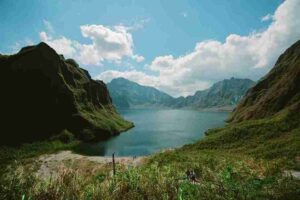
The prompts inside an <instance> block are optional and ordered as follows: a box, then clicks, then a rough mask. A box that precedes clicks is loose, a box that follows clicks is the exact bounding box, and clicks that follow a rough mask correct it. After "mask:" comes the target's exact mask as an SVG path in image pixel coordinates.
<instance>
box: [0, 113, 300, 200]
mask: <svg viewBox="0 0 300 200" xmlns="http://www.w3.org/2000/svg"><path fill="white" fill-rule="evenodd" d="M299 122H300V118H299V116H298V113H297V112H289V111H283V112H281V113H279V114H278V115H276V116H274V117H272V118H268V119H262V120H252V121H245V122H242V123H238V124H229V125H227V126H225V127H224V128H221V129H213V130H209V131H208V132H207V137H206V138H204V139H203V140H200V141H198V142H197V143H195V144H191V145H186V146H184V147H182V148H180V149H176V150H173V151H167V152H164V153H158V154H155V155H152V156H151V157H149V158H148V159H147V160H146V163H145V164H144V165H142V166H140V167H130V166H129V167H126V166H122V165H117V174H116V175H115V176H112V173H111V171H112V167H111V166H110V165H104V166H99V164H96V163H89V164H84V163H83V161H80V162H79V161H78V163H77V164H76V165H73V166H72V165H69V166H67V167H65V168H63V169H61V170H60V171H58V174H59V176H58V178H57V179H50V180H48V179H46V180H44V179H43V180H41V179H40V178H39V177H37V176H36V175H35V173H34V171H30V170H28V169H27V171H26V169H25V168H24V167H22V163H21V162H16V163H13V164H11V170H10V172H11V173H10V175H9V176H7V175H6V176H5V175H4V176H2V177H1V182H0V199H21V198H22V197H24V199H50V200H51V199H130V200H131V199H179V200H181V199H220V200H223V199H224V200H225V199H226V200H227V199H298V197H299V195H300V189H299V188H300V182H299V180H296V179H294V178H293V177H292V176H288V175H286V174H284V171H285V170H287V169H296V170H299V150H300V148H299V147H300V146H299V145H300V140H299V135H300V134H299V133H300V132H299V131H300V126H299V125H300V123H299ZM52 145H53V144H52ZM38 146H39V145H38ZM70 146H72V144H70ZM23 148H24V147H23ZM60 148H65V147H64V146H60V145H57V146H56V148H54V149H60ZM49 149H51V145H50V146H47V145H45V146H44V147H43V148H41V149H40V148H35V147H34V146H31V147H28V148H26V146H25V150H19V151H21V152H23V151H24V152H27V153H24V154H23V156H20V157H16V158H18V159H19V158H20V159H21V160H22V159H23V160H24V158H28V157H29V156H36V155H38V154H40V153H41V152H43V151H44V152H45V151H48V150H49ZM40 150H43V151H40ZM31 151H32V152H33V153H32V154H31V153H30V152H31ZM1 152H2V151H1ZM17 152H18V151H17V150H16V153H15V154H18V153H17ZM2 154H3V155H1V156H4V157H5V153H4V152H2ZM21 155H22V153H21ZM74 162H75V161H74ZM74 166H76V167H74ZM20 169H22V170H20ZM188 169H193V170H194V171H195V172H196V174H197V178H198V180H199V183H198V184H192V183H191V182H189V181H188V180H187V179H186V175H185V172H186V170H188Z"/></svg>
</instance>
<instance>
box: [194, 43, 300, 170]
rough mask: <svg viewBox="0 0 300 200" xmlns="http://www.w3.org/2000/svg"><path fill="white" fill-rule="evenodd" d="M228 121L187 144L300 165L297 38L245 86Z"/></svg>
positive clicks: (299, 72)
mask: <svg viewBox="0 0 300 200" xmlns="http://www.w3.org/2000/svg"><path fill="white" fill-rule="evenodd" d="M228 121H229V122H230V123H229V124H228V125H227V126H225V127H224V128H221V129H214V130H209V131H208V132H207V133H206V135H207V137H206V138H205V139H204V140H201V141H199V142H198V143H197V144H194V145H191V146H190V147H191V148H192V149H194V148H196V149H199V150H200V149H219V150H222V151H224V150H226V151H229V152H237V153H246V154H249V155H251V156H254V157H256V158H257V157H258V158H264V159H270V160H274V159H282V160H284V164H283V165H284V166H285V167H287V168H295V169H300V160H299V156H300V41H298V42H296V43H295V44H294V45H292V46H291V47H290V48H289V49H287V50H286V51H285V52H284V53H283V54H282V55H281V56H280V57H279V59H278V60H277V62H276V64H275V66H274V67H273V69H272V70H271V71H270V72H269V73H268V74H267V75H266V76H265V77H263V78H262V79H261V80H260V81H259V82H258V83H257V84H256V85H255V86H254V87H252V88H251V89H250V90H248V92H247V94H246V95H245V97H244V98H243V99H242V100H241V102H240V103H239V104H238V106H237V108H236V109H235V110H234V111H233V113H232V115H231V117H230V119H229V120H228Z"/></svg>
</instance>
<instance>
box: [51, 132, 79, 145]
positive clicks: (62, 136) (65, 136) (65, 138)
mask: <svg viewBox="0 0 300 200" xmlns="http://www.w3.org/2000/svg"><path fill="white" fill-rule="evenodd" d="M51 139H52V140H54V141H55V140H59V141H61V142H63V143H69V142H71V141H73V140H74V135H73V133H71V132H70V131H68V130H66V129H64V130H62V131H61V132H60V133H59V134H57V135H55V136H53V137H52V138H51Z"/></svg>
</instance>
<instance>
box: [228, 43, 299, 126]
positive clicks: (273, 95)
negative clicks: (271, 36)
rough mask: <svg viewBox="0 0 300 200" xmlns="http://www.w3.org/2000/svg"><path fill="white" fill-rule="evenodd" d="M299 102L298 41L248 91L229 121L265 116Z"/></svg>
mask: <svg viewBox="0 0 300 200" xmlns="http://www.w3.org/2000/svg"><path fill="white" fill-rule="evenodd" d="M299 102H300V41H298V42H296V43H295V44H294V45H292V46H291V47H290V48H288V49H287V50H286V51H285V52H284V53H283V54H282V55H281V56H280V57H279V58H278V60H277V62H276V64H275V66H274V67H273V69H272V70H271V71H270V72H269V73H268V74H267V75H266V76H265V77H263V78H262V79H261V80H260V81H259V82H258V83H257V84H256V85H255V86H254V87H253V88H251V89H250V90H249V91H248V92H247V94H246V96H245V98H244V99H243V100H242V102H241V103H240V104H239V105H238V107H237V108H236V110H235V111H234V112H233V114H232V117H231V119H230V120H229V121H232V122H239V121H243V120H247V119H260V118H264V117H269V116H272V115H274V114H275V113H277V112H280V111H281V110H283V109H286V108H288V107H291V106H293V105H294V104H297V103H299Z"/></svg>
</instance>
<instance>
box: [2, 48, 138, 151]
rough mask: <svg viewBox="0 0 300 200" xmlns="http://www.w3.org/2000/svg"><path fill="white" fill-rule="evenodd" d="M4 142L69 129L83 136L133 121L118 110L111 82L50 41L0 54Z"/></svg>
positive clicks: (120, 127) (103, 134)
mask: <svg viewBox="0 0 300 200" xmlns="http://www.w3.org/2000/svg"><path fill="white" fill-rule="evenodd" d="M0 69H1V73H2V74H3V77H2V78H1V79H0V89H1V99H0V106H1V107H0V108H1V113H2V115H3V116H4V117H3V119H2V123H1V124H2V126H1V133H0V139H1V140H0V144H6V145H7V144H20V143H23V142H32V141H36V140H42V139H47V138H49V137H50V136H52V135H54V134H58V133H60V132H61V131H63V130H65V129H67V130H68V131H71V132H72V133H74V134H75V136H76V137H78V138H80V139H83V140H92V139H103V138H107V137H110V136H112V135H115V134H117V133H120V132H121V131H124V130H127V129H128V128H131V127H132V126H133V124H132V123H130V122H128V121H126V120H124V119H123V118H122V117H121V116H120V115H119V114H118V113H117V111H116V110H115V108H114V106H113V105H112V103H111V98H110V96H109V92H108V90H107V88H106V85H105V84H104V83H103V82H102V81H95V80H93V79H92V78H91V77H90V75H89V73H88V72H87V71H86V70H84V69H82V68H80V67H79V66H78V64H77V63H76V62H75V61H74V60H72V59H65V58H64V57H63V56H62V55H58V54H57V53H56V52H55V50H54V49H52V48H51V47H49V46H48V45H47V44H46V43H40V44H38V45H36V46H29V47H24V48H22V49H21V50H20V51H19V52H18V53H17V54H14V55H10V56H0Z"/></svg>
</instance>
